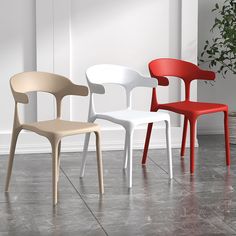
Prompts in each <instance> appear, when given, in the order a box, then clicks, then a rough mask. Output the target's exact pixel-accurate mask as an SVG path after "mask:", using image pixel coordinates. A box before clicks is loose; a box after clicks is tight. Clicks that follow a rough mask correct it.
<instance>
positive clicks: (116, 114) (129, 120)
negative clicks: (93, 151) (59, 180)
mask: <svg viewBox="0 0 236 236" xmlns="http://www.w3.org/2000/svg"><path fill="white" fill-rule="evenodd" d="M86 77H87V81H88V85H89V88H90V108H89V114H88V122H94V121H95V120H96V119H104V120H108V121H111V122H114V123H116V124H120V125H122V126H123V127H124V128H125V131H126V137H125V150H124V168H127V163H128V186H129V188H131V187H132V143H133V142H132V140H133V133H134V128H135V127H136V126H137V125H140V124H145V123H146V124H148V123H153V122H158V121H165V124H166V143H167V150H168V164H169V177H170V179H171V178H172V154H171V139H170V116H169V114H167V113H165V112H159V111H158V112H149V111H137V110H132V109H131V104H132V103H131V101H132V99H131V92H132V90H133V89H134V88H136V87H150V88H154V87H156V86H157V80H156V79H153V78H146V77H143V76H141V75H140V74H139V73H137V72H136V71H133V70H131V69H129V68H126V67H123V66H118V65H106V64H104V65H103V64H102V65H95V66H92V67H90V68H88V70H87V71H86ZM103 84H117V85H121V86H123V87H124V88H125V90H126V97H127V100H126V101H127V108H126V109H125V110H119V111H112V112H104V113H97V112H96V111H95V108H94V94H104V93H105V88H104V86H103ZM89 139H90V134H89V133H87V134H86V136H85V142H84V150H83V160H82V166H81V172H80V176H81V177H83V176H84V170H85V164H86V154H87V151H88V144H89Z"/></svg>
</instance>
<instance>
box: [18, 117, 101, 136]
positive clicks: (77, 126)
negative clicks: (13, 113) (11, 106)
mask: <svg viewBox="0 0 236 236" xmlns="http://www.w3.org/2000/svg"><path fill="white" fill-rule="evenodd" d="M22 128H23V129H26V130H30V131H33V132H35V133H37V134H39V135H42V136H51V135H57V136H60V137H65V136H70V135H75V134H81V133H89V132H95V131H99V130H100V128H99V125H97V124H94V123H87V122H76V121H67V120H61V119H54V120H46V121H40V122H35V123H31V124H22Z"/></svg>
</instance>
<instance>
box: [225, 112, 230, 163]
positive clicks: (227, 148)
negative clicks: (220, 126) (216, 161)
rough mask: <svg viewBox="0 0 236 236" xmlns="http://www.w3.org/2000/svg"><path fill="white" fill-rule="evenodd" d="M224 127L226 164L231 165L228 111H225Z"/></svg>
mask: <svg viewBox="0 0 236 236" xmlns="http://www.w3.org/2000/svg"><path fill="white" fill-rule="evenodd" d="M224 129H225V152H226V165H227V166H229V165H230V143H229V124H228V111H224Z"/></svg>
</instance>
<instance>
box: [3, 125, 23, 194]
mask: <svg viewBox="0 0 236 236" xmlns="http://www.w3.org/2000/svg"><path fill="white" fill-rule="evenodd" d="M20 131H21V130H19V129H13V131H12V137H11V147H10V155H9V161H8V169H7V177H6V184H5V192H8V189H9V184H10V179H11V173H12V166H13V161H14V156H15V149H16V143H17V139H18V136H19V133H20Z"/></svg>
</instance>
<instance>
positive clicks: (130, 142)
mask: <svg viewBox="0 0 236 236" xmlns="http://www.w3.org/2000/svg"><path fill="white" fill-rule="evenodd" d="M126 133H127V134H128V135H127V149H128V187H129V188H132V172H133V133H134V130H133V129H129V130H126Z"/></svg>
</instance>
